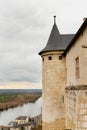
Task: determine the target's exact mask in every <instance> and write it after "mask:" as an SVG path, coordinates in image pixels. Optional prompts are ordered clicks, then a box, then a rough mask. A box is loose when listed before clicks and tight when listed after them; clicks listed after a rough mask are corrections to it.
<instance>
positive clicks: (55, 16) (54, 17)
mask: <svg viewBox="0 0 87 130" xmlns="http://www.w3.org/2000/svg"><path fill="white" fill-rule="evenodd" d="M55 23H56V15H54V24H55Z"/></svg>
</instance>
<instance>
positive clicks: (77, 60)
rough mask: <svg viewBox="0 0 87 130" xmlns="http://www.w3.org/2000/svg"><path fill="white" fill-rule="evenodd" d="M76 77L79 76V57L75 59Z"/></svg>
mask: <svg viewBox="0 0 87 130" xmlns="http://www.w3.org/2000/svg"><path fill="white" fill-rule="evenodd" d="M75 77H76V79H78V78H79V57H77V58H76V59H75Z"/></svg>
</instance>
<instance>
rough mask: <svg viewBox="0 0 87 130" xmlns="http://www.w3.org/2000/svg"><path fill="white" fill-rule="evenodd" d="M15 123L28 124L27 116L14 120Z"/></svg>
mask: <svg viewBox="0 0 87 130" xmlns="http://www.w3.org/2000/svg"><path fill="white" fill-rule="evenodd" d="M15 122H16V123H17V124H25V123H29V122H30V117H28V116H19V117H18V118H16V119H15Z"/></svg>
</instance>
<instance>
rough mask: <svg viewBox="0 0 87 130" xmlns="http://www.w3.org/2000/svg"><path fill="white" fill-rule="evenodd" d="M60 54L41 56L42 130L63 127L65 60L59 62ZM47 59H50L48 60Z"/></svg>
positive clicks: (53, 53)
mask: <svg viewBox="0 0 87 130" xmlns="http://www.w3.org/2000/svg"><path fill="white" fill-rule="evenodd" d="M61 53H62V52H61V51H60V52H59V51H57V52H56V51H54V52H48V53H46V52H45V53H44V54H43V55H42V60H43V62H42V77H43V78H42V84H43V85H42V86H43V106H42V120H43V130H57V129H58V125H59V126H61V123H62V127H60V128H61V130H62V129H63V128H64V126H65V123H64V120H62V119H64V117H65V105H64V89H65V88H64V86H65V84H66V69H65V59H64V58H63V59H62V60H59V56H60V55H61ZM49 57H51V58H52V59H51V60H49ZM59 122H61V123H59ZM56 126H57V127H56ZM54 127H55V128H54Z"/></svg>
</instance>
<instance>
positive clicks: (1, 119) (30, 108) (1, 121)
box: [0, 98, 42, 126]
mask: <svg viewBox="0 0 87 130" xmlns="http://www.w3.org/2000/svg"><path fill="white" fill-rule="evenodd" d="M41 106H42V98H39V99H38V100H37V101H36V102H35V103H27V104H24V105H22V106H18V107H15V108H10V109H8V110H4V111H2V112H0V125H4V126H6V125H7V124H8V123H9V122H11V121H14V120H15V118H17V117H18V116H30V117H34V116H36V115H39V114H41Z"/></svg>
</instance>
